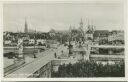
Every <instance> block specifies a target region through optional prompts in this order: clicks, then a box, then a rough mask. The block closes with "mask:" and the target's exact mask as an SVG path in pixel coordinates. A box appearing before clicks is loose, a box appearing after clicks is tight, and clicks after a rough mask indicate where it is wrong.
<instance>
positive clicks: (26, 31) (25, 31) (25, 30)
mask: <svg viewBox="0 0 128 82" xmlns="http://www.w3.org/2000/svg"><path fill="white" fill-rule="evenodd" d="M24 33H28V24H27V21H26V19H25V28H24Z"/></svg>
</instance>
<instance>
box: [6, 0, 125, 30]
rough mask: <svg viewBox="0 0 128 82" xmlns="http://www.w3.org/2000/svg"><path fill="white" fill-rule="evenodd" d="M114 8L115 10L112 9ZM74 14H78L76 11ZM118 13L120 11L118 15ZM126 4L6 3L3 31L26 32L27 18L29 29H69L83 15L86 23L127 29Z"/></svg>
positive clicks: (107, 27)
mask: <svg viewBox="0 0 128 82" xmlns="http://www.w3.org/2000/svg"><path fill="white" fill-rule="evenodd" d="M113 10H114V11H113ZM74 13H75V14H74ZM117 13H118V14H117ZM123 17H124V12H123V4H122V3H118V2H116V1H115V2H113V3H105V2H104V3H103V2H100V3H98V2H97V3H83V4H80V3H77V4H75V3H74V4H65V3H61V5H60V4H50V3H47V4H46V3H40V4H38V3H36V4H28V3H26V4H14V3H10V4H4V31H12V32H17V31H18V30H20V31H22V32H23V31H24V24H25V18H27V24H28V29H32V30H35V28H36V30H37V31H42V32H48V31H49V30H50V29H56V30H68V29H69V27H70V25H71V26H73V27H75V28H78V27H79V23H80V20H81V18H82V20H83V23H84V26H85V25H86V24H87V23H88V22H87V21H88V20H89V23H90V24H92V25H94V26H96V29H98V30H99V29H101V30H124V18H123Z"/></svg>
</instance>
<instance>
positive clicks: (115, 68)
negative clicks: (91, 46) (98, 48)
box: [52, 61, 125, 77]
mask: <svg viewBox="0 0 128 82" xmlns="http://www.w3.org/2000/svg"><path fill="white" fill-rule="evenodd" d="M124 69H125V67H124V62H123V63H122V62H120V63H117V64H112V65H110V64H106V65H103V64H101V63H100V64H97V63H95V62H94V61H86V62H78V63H75V64H67V65H66V64H63V65H60V66H59V68H58V71H57V72H53V73H52V77H124V76H125V75H124V74H125V71H124Z"/></svg>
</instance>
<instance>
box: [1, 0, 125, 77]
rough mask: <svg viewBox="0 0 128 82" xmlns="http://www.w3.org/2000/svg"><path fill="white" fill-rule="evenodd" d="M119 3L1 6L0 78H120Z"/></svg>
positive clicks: (93, 1) (94, 0) (122, 63)
mask: <svg viewBox="0 0 128 82" xmlns="http://www.w3.org/2000/svg"><path fill="white" fill-rule="evenodd" d="M124 4H125V0H91V1H89V0H83V1H61V2H59V1H58V2H57V1H53V2H52V1H42V2H16V1H15V2H10V3H9V2H6V3H4V4H3V35H2V36H3V68H2V69H3V77H4V78H5V79H6V78H42V79H43V78H56V79H59V78H74V79H75V78H81V79H82V78H125V77H126V75H125V74H126V73H125V72H126V70H125V66H126V65H125V55H126V54H125V29H126V27H125V18H124V16H125V12H124V11H125V8H124Z"/></svg>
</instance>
